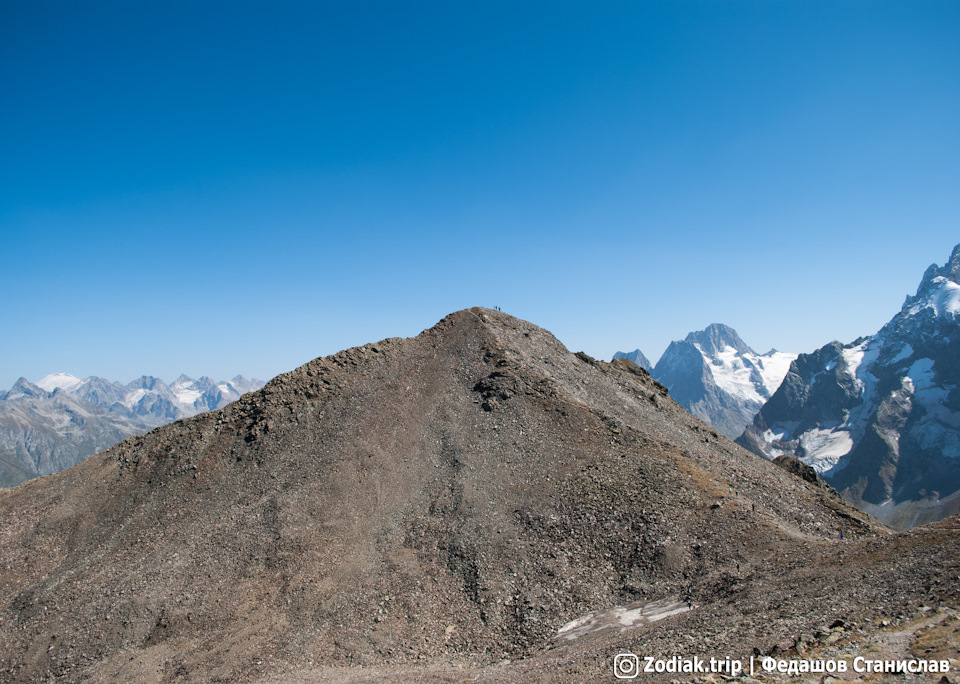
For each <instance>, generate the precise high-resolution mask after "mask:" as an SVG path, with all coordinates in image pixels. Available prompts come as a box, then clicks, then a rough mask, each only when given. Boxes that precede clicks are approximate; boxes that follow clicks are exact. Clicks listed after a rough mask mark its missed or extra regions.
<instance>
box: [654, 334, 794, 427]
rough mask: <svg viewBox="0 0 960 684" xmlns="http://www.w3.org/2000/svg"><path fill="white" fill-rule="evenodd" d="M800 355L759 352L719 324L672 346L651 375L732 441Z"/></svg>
mask: <svg viewBox="0 0 960 684" xmlns="http://www.w3.org/2000/svg"><path fill="white" fill-rule="evenodd" d="M795 358H796V354H787V353H784V352H778V351H777V350H775V349H773V350H771V351H769V352H767V353H766V354H758V353H757V352H755V351H754V350H753V349H751V348H750V347H749V346H747V344H746V343H745V342H744V341H743V340H742V339H740V336H739V335H738V334H737V332H736V330H734V329H733V328H731V327H729V326H726V325H723V324H720V323H714V324H713V325H710V326H708V327H707V328H706V329H704V330H701V331H699V332H692V333H690V334H689V335H687V337H686V338H685V339H684V340H682V341H674V342H671V343H670V346H669V347H667V350H666V351H665V352H664V353H663V356H661V357H660V360H659V361H658V362H657V365H656V366H655V367H654V368H653V370H652V371H650V374H651V375H652V376H653V377H654V379H655V380H657V381H658V382H660V383H661V384H663V385H664V386H666V388H667V389H668V390H669V391H670V396H671V397H673V399H674V400H675V401H676V402H677V403H679V404H680V405H681V406H683V407H684V408H685V409H687V411H689V412H690V413H692V414H693V415H695V416H697V417H698V418H700V419H701V420H703V421H705V422H707V423H709V424H710V425H712V426H713V427H714V428H716V429H717V430H719V431H720V432H722V433H723V434H725V435H727V436H728V437H730V438H731V439H734V438H736V437H737V436H739V435H740V433H741V432H743V429H744V427H746V426H747V425H748V424H749V423H750V421H752V420H753V416H754V415H755V414H756V412H757V411H758V410H760V407H761V406H763V404H764V402H766V401H767V399H769V398H770V397H771V396H772V395H773V393H774V392H775V391H776V389H777V387H778V386H779V385H780V382H781V381H782V380H783V377H784V375H786V373H787V369H788V368H789V367H790V363H791V361H793V360H794V359H795Z"/></svg>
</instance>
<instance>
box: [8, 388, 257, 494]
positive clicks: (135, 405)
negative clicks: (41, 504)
mask: <svg viewBox="0 0 960 684" xmlns="http://www.w3.org/2000/svg"><path fill="white" fill-rule="evenodd" d="M263 384H264V383H263V382H262V381H260V380H247V379H246V378H244V377H243V376H242V375H238V376H237V377H235V378H234V379H233V380H230V381H221V382H215V381H213V380H211V379H210V378H208V377H206V376H204V377H201V378H200V379H199V380H194V379H193V378H190V377H187V376H186V375H181V376H180V377H179V378H177V379H176V380H175V381H174V382H173V383H171V384H170V385H167V384H166V383H165V382H164V381H163V380H160V379H159V378H154V377H151V376H143V377H141V378H138V379H137V380H134V381H133V382H130V383H128V384H126V385H124V384H121V383H119V382H111V381H109V380H105V379H103V378H98V377H95V376H94V377H89V378H82V379H81V378H77V377H74V376H73V375H69V374H67V373H54V374H53V375H48V376H46V377H45V378H42V379H40V380H38V381H37V382H36V383H30V382H28V381H27V380H26V379H24V378H20V379H19V380H18V381H17V382H16V383H15V384H14V386H13V388H11V389H10V391H9V392H0V486H13V485H16V484H18V483H20V482H22V481H24V480H27V479H30V478H32V477H37V476H38V475H49V474H51V473H55V472H57V471H59V470H62V469H64V468H68V467H70V466H72V465H74V464H76V463H79V462H80V461H82V460H83V459H85V458H87V457H88V456H91V455H93V454H94V453H96V452H98V451H102V450H103V449H107V448H109V447H111V446H113V445H114V444H116V443H117V442H119V441H121V440H123V439H125V438H127V437H130V436H133V435H136V434H140V433H143V432H146V431H148V430H150V429H152V428H155V427H158V426H160V425H163V424H165V423H169V422H172V421H174V420H178V419H180V418H186V417H189V416H193V415H196V414H198V413H202V412H204V411H210V410H213V409H217V408H222V407H223V406H226V405H227V404H229V403H230V402H231V401H234V400H236V399H238V398H239V397H240V395H242V394H245V393H246V392H250V391H253V390H256V389H259V388H260V387H262V386H263Z"/></svg>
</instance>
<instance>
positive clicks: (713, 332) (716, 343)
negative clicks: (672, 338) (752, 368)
mask: <svg viewBox="0 0 960 684" xmlns="http://www.w3.org/2000/svg"><path fill="white" fill-rule="evenodd" d="M684 342H689V343H690V344H696V345H698V346H699V347H700V349H701V350H702V351H703V352H704V353H705V354H707V355H709V356H714V357H715V356H716V355H717V354H719V353H720V352H722V351H723V350H724V349H726V348H727V347H733V348H734V349H736V350H737V352H738V353H740V354H756V352H755V351H753V349H751V348H750V347H749V346H747V343H746V342H744V341H743V340H742V339H740V336H739V335H738V334H737V331H736V330H734V329H733V328H731V327H730V326H729V325H724V324H723V323H711V324H710V325H708V326H707V327H706V328H704V329H703V330H700V331H697V332H692V333H690V334H689V335H687V337H686V339H684Z"/></svg>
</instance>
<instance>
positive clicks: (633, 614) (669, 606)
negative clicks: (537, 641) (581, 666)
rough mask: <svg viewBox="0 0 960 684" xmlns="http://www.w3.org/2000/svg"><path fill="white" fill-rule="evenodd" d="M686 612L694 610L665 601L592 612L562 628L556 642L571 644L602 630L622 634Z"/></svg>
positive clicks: (685, 603)
mask: <svg viewBox="0 0 960 684" xmlns="http://www.w3.org/2000/svg"><path fill="white" fill-rule="evenodd" d="M689 610H693V605H692V604H691V603H687V602H686V601H682V602H675V601H666V600H661V601H650V602H649V603H642V602H641V603H631V604H628V605H626V606H615V607H613V608H608V609H607V610H595V611H593V612H590V613H587V614H586V615H583V616H581V617H578V618H577V619H576V620H573V621H572V622H568V623H567V624H565V625H564V626H563V627H561V628H560V629H559V630H558V631H557V636H556V638H561V639H567V640H568V641H572V640H574V639H577V638H579V637H582V636H584V635H586V634H591V633H593V632H599V631H600V630H602V629H618V630H619V631H620V632H625V631H627V630H628V629H631V628H633V627H640V626H642V625H648V624H650V623H652V622H656V621H657V620H663V619H664V618H668V617H670V616H671V615H677V614H679V613H686V612H687V611H689Z"/></svg>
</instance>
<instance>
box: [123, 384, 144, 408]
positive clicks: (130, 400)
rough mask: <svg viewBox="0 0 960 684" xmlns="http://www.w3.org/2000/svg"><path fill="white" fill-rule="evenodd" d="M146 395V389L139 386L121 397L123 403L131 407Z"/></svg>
mask: <svg viewBox="0 0 960 684" xmlns="http://www.w3.org/2000/svg"><path fill="white" fill-rule="evenodd" d="M145 396H147V390H145V389H143V388H141V389H138V390H134V391H133V392H131V393H130V394H128V395H126V396H125V397H124V398H123V405H124V406H126V407H127V408H133V407H134V406H135V405H136V403H137V402H138V401H140V400H141V399H143V398H144V397H145Z"/></svg>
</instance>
